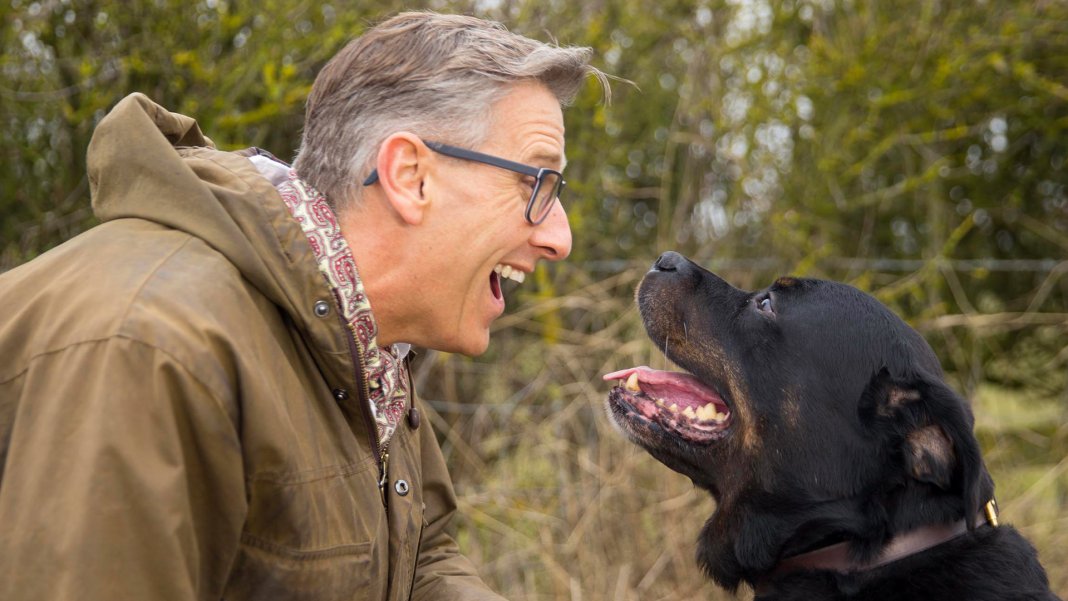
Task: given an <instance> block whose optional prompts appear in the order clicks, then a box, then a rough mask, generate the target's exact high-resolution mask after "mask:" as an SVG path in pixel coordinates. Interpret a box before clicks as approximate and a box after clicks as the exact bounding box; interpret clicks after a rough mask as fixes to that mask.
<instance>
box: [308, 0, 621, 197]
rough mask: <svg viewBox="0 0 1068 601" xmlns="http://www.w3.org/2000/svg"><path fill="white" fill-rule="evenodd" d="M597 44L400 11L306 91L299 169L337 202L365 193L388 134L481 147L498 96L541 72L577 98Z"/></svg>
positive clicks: (564, 96)
mask: <svg viewBox="0 0 1068 601" xmlns="http://www.w3.org/2000/svg"><path fill="white" fill-rule="evenodd" d="M592 54H593V50H592V49H591V48H579V47H564V48H561V47H559V46H551V45H548V44H544V43H542V42H538V41H536V40H532V39H529V38H526V37H523V36H521V35H517V34H514V33H511V32H509V31H508V30H507V29H505V27H504V26H503V25H501V24H500V23H496V22H493V21H485V20H482V19H477V18H475V17H467V16H459V15H441V14H437V13H433V12H406V13H401V14H398V15H396V16H394V17H392V18H390V19H388V20H386V21H384V22H382V23H381V24H379V25H378V26H376V27H374V28H372V29H370V30H368V31H367V32H366V33H364V34H363V35H362V36H360V37H358V38H356V39H354V40H353V41H351V42H349V44H348V45H347V46H345V48H343V49H342V50H341V52H339V53H338V54H337V55H335V56H334V58H332V59H331V60H330V62H328V63H327V64H326V66H325V67H323V70H322V71H320V72H319V75H318V77H316V79H315V84H314V85H313V86H312V91H311V94H310V95H309V96H308V103H307V109H306V111H305V122H304V135H303V137H302V140H301V146H300V153H299V154H298V156H297V159H296V161H295V162H294V168H295V169H296V170H297V172H298V173H300V176H301V178H303V179H304V180H305V181H307V182H308V183H310V184H311V185H313V186H315V188H316V189H318V190H319V191H320V192H321V193H323V194H325V195H326V197H327V199H328V201H329V203H330V205H331V206H332V207H333V208H334V209H335V210H343V209H345V208H346V207H347V206H351V205H350V203H353V202H356V201H358V199H359V198H360V196H361V195H362V189H363V188H362V181H363V179H364V178H365V177H366V176H367V175H368V174H369V173H370V171H371V169H372V168H373V166H374V162H375V161H376V160H377V156H378V147H379V146H380V145H381V143H382V141H383V140H385V139H386V138H387V137H389V136H390V135H392V134H394V133H396V132H398V131H410V132H412V133H414V134H416V135H418V136H420V137H425V138H426V139H428V140H434V141H437V142H444V143H448V144H454V145H457V146H467V147H477V146H478V145H480V144H481V143H482V142H483V141H484V140H485V136H486V135H487V131H486V130H487V125H488V122H489V114H490V111H491V109H492V106H493V104H494V103H495V102H496V101H497V100H499V99H500V98H502V97H503V96H505V95H506V94H507V92H508V90H509V87H510V86H511V85H514V84H516V83H519V82H523V81H535V82H538V83H541V84H543V85H544V86H546V87H547V88H548V89H549V90H550V91H551V92H552V93H553V94H554V95H555V96H556V98H557V99H558V100H559V101H560V104H561V105H565V106H566V105H567V104H570V103H571V102H572V101H573V100H574V98H575V96H576V95H577V94H578V92H579V90H580V88H581V86H582V85H583V83H584V82H585V81H586V78H587V77H588V76H593V77H594V78H596V80H597V81H598V82H599V83H600V84H601V89H602V91H603V94H604V96H605V98H606V99H607V98H608V95H609V94H610V88H609V85H608V78H607V76H606V75H605V74H604V73H602V72H601V71H600V70H598V69H597V68H595V67H593V66H591V65H590V64H589V61H590V57H591V56H592Z"/></svg>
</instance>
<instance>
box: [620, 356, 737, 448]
mask: <svg viewBox="0 0 1068 601" xmlns="http://www.w3.org/2000/svg"><path fill="white" fill-rule="evenodd" d="M604 380H605V381H612V380H619V381H621V382H622V385H620V386H616V387H615V388H613V389H612V392H611V394H610V396H609V403H611V404H614V405H615V408H616V409H617V410H618V411H617V415H619V416H620V417H623V418H625V419H630V420H632V421H636V422H638V423H641V424H645V425H648V424H657V425H659V426H660V428H661V429H663V430H665V431H666V432H671V433H674V434H676V435H677V436H679V437H681V438H683V439H685V440H687V441H690V442H694V443H710V442H713V441H715V440H718V439H720V438H722V437H723V436H724V434H725V432H726V430H727V427H728V425H730V421H731V410H730V407H729V406H728V405H727V403H726V402H725V401H724V400H723V396H722V395H720V394H719V392H717V391H716V390H715V389H713V388H712V387H711V386H708V385H706V384H705V383H703V382H701V381H700V380H698V379H697V378H696V377H694V376H692V375H690V374H687V373H681V372H671V371H660V370H656V369H650V368H648V367H644V366H642V367H631V368H629V369H623V370H619V371H615V372H612V373H610V374H607V375H605V376H604Z"/></svg>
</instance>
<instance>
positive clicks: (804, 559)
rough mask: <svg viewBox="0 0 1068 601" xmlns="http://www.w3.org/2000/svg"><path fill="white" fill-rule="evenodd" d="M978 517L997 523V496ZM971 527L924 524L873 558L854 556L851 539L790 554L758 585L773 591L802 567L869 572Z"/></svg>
mask: <svg viewBox="0 0 1068 601" xmlns="http://www.w3.org/2000/svg"><path fill="white" fill-rule="evenodd" d="M976 517H977V519H976V522H975V524H976V525H979V524H981V523H982V522H986V523H988V524H990V525H991V526H994V527H997V525H998V506H997V502H996V501H995V500H994V499H991V500H990V501H988V502H987V504H986V505H985V506H984V507H983V511H982V513H980V514H979V515H978V516H976ZM968 529H969V528H968V523H967V522H966V521H965V520H964V519H960V520H957V521H956V522H954V523H952V524H929V525H927V526H921V527H919V528H916V529H915V530H910V531H908V532H905V533H903V534H899V535H896V536H894V537H893V538H892V539H891V540H890V542H889V543H887V544H886V545H883V548H882V550H881V551H880V552H879V554H878V555H876V556H875V558H874V559H872V560H870V561H856V560H854V559H853V558H852V557H850V553H849V547H850V543H849V541H843V542H840V543H835V544H833V545H829V546H827V547H821V548H819V549H814V550H812V551H807V552H805V553H802V554H800V555H794V556H793V557H787V558H786V559H784V560H782V561H780V562H779V563H778V564H777V565H776V566H775V567H774V568H772V569H771V571H770V572H768V573H767V574H765V575H764V577H763V578H760V579H759V580H757V581H756V583H755V587H754V588H755V590H756V594H757V595H763V594H765V593H768V592H770V591H771V588H772V586H771V581H772V580H773V579H775V578H779V577H781V576H784V575H786V574H790V573H792V572H800V571H802V570H829V571H833V572H839V573H841V574H852V573H857V572H865V571H867V570H872V569H875V568H878V567H881V566H884V565H886V564H888V563H893V562H895V561H897V560H899V559H904V558H905V557H908V556H910V555H915V554H917V553H919V552H921V551H926V550H927V549H930V548H932V547H936V546H938V545H941V544H942V543H945V542H949V541H951V540H953V539H955V538H957V537H958V536H960V535H962V534H964V533H965V532H967V531H968Z"/></svg>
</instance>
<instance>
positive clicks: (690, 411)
mask: <svg viewBox="0 0 1068 601" xmlns="http://www.w3.org/2000/svg"><path fill="white" fill-rule="evenodd" d="M682 414H683V415H685V416H686V417H688V418H690V419H697V412H696V411H694V410H693V407H687V408H685V409H683V410H682Z"/></svg>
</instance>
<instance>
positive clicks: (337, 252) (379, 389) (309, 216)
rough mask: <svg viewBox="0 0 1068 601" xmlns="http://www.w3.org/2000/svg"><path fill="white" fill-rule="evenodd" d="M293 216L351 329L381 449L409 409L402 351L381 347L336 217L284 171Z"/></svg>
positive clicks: (284, 189)
mask: <svg viewBox="0 0 1068 601" xmlns="http://www.w3.org/2000/svg"><path fill="white" fill-rule="evenodd" d="M278 193H279V194H281V195H282V200H284V201H285V203H286V206H287V207H289V211H290V212H291V213H292V214H293V218H294V219H296V220H297V223H299V224H300V227H301V229H302V230H304V235H306V236H307V237H308V243H309V244H311V247H312V252H313V253H314V254H315V261H316V263H318V265H319V271H321V272H322V274H323V277H325V278H326V281H327V284H328V285H329V286H330V288H332V289H333V290H334V292H335V293H336V294H337V297H338V298H340V299H341V316H342V317H343V318H344V320H345V323H346V324H347V325H348V327H349V330H351V331H352V335H353V338H355V340H356V346H357V349H358V350H359V353H360V360H361V361H362V363H363V367H364V369H365V373H364V377H365V378H366V379H367V384H368V388H369V389H370V392H371V398H370V403H371V415H372V416H373V417H374V420H375V424H376V425H377V429H378V441H379V444H381V445H382V448H385V447H386V445H387V444H388V443H389V439H390V437H392V436H393V432H394V431H396V429H397V424H398V423H400V420H401V418H402V417H403V416H404V413H405V411H406V410H407V408H408V374H407V368H406V367H405V362H404V360H403V355H404V353H403V352H401V350H400V349H398V348H397V347H398V346H400V345H393V346H391V347H390V348H380V347H379V346H378V342H377V340H376V337H377V335H378V324H377V323H376V322H375V318H374V315H373V314H372V313H371V301H370V300H369V299H368V298H367V295H366V294H365V293H364V289H363V283H362V282H361V281H360V274H359V272H357V270H356V260H355V259H354V258H353V256H352V251H351V250H350V249H349V245H348V243H347V242H345V238H344V237H342V235H341V228H340V227H339V226H338V222H337V216H336V215H335V214H334V211H333V210H332V209H331V208H330V206H329V205H328V204H327V203H326V197H325V196H323V195H322V194H320V193H319V192H318V191H317V190H316V189H315V188H313V187H312V186H311V184H308V183H307V182H305V181H304V180H302V179H300V177H298V176H297V172H296V171H295V170H293V169H290V170H289V178H288V180H287V181H285V182H282V183H281V184H280V185H279V186H278Z"/></svg>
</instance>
